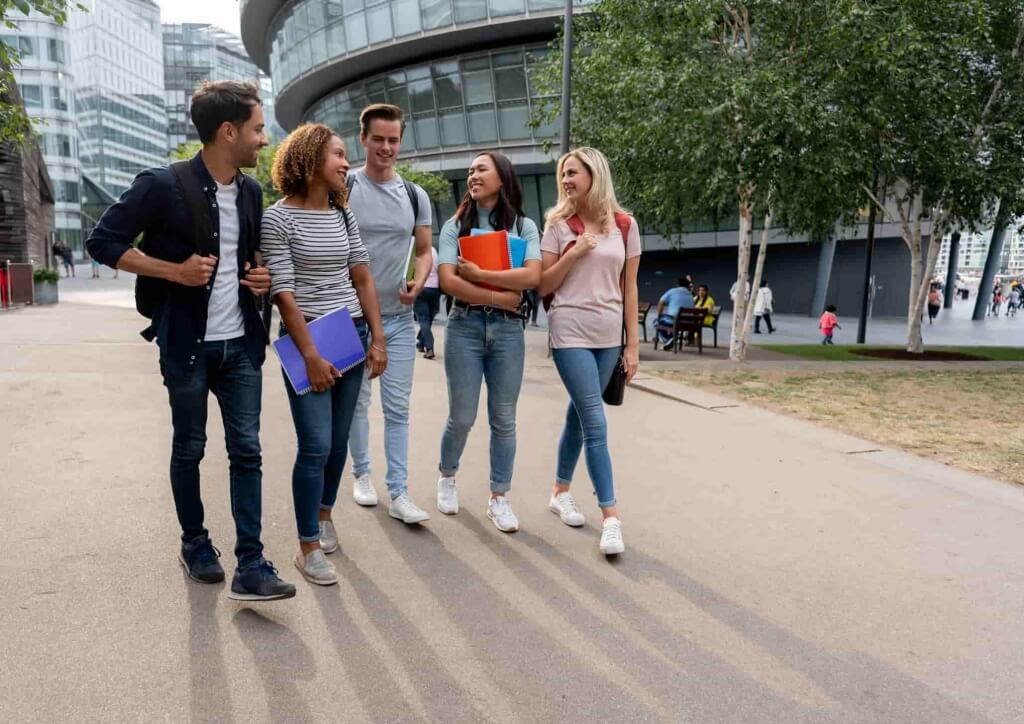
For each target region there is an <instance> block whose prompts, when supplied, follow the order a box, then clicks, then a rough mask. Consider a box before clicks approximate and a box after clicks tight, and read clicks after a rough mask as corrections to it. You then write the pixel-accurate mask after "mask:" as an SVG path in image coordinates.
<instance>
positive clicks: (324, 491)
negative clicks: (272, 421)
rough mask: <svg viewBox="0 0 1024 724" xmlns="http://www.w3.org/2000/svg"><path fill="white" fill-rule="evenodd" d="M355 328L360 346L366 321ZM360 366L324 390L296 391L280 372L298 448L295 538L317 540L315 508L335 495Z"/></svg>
mask: <svg viewBox="0 0 1024 724" xmlns="http://www.w3.org/2000/svg"><path fill="white" fill-rule="evenodd" d="M356 329H357V330H359V337H360V338H361V339H362V340H363V347H364V348H365V347H366V337H367V329H366V323H365V322H362V321H357V322H356ZM365 366H366V365H365V363H362V362H361V363H360V364H359V365H357V366H356V367H353V368H352V369H350V370H349V371H348V372H346V373H345V374H343V375H342V376H341V377H340V378H338V379H337V380H335V382H334V386H333V387H331V389H329V390H324V391H323V392H313V391H310V392H307V393H306V394H304V395H296V394H295V390H293V389H292V385H291V383H290V382H288V378H287V377H285V376H284V373H283V372H282V373H281V376H282V377H284V388H285V390H287V392H288V404H289V406H290V407H291V410H292V422H294V423H295V437H296V438H297V448H298V450H297V453H296V455H295V466H294V467H293V468H292V498H293V500H294V502H295V524H296V526H297V527H298V529H299V540H300V541H303V542H304V543H311V542H313V541H317V540H320V510H321V509H326V510H330V509H331V508H333V507H334V503H335V501H336V500H337V499H338V486H339V485H340V484H341V473H342V471H343V470H344V469H345V456H346V453H347V451H348V433H349V428H350V427H351V426H352V416H353V414H354V413H355V409H356V398H357V397H358V396H359V385H360V384H361V382H362V379H363V370H364V368H365Z"/></svg>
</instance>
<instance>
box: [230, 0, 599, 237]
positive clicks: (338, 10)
mask: <svg viewBox="0 0 1024 724" xmlns="http://www.w3.org/2000/svg"><path fill="white" fill-rule="evenodd" d="M591 1H592V0H575V3H576V5H577V6H580V7H584V6H586V5H588V4H590V2H591ZM564 8H565V2H564V0H294V1H292V2H288V1H287V0H279V1H278V0H242V4H241V13H242V15H241V19H242V39H243V42H244V43H245V47H246V48H247V49H248V51H249V54H250V56H251V57H252V58H253V60H255V62H256V63H257V65H259V66H260V67H261V68H263V69H264V70H265V71H267V72H268V73H269V74H270V76H271V78H272V79H273V84H274V88H275V92H276V101H277V106H276V108H277V120H278V122H280V123H281V125H282V126H283V127H284V128H285V129H292V128H295V127H296V126H297V125H299V124H300V123H303V122H321V123H325V124H327V125H328V126H330V127H332V128H334V129H335V130H336V131H337V132H338V133H339V134H340V135H341V136H342V137H343V138H344V139H345V141H346V143H347V145H348V148H349V155H350V157H351V158H352V159H353V160H355V161H359V160H361V159H362V157H363V150H362V148H361V147H360V145H359V141H358V136H359V123H358V120H359V113H360V111H361V110H362V109H363V108H364V107H365V106H366V105H368V104H370V103H378V102H387V103H394V104H395V105H398V106H401V107H402V108H403V109H404V110H405V112H406V114H407V120H408V128H407V130H406V135H405V138H404V140H403V144H402V153H403V157H404V158H405V159H406V160H408V161H410V162H411V163H413V164H414V165H415V166H416V167H418V168H422V169H425V170H430V171H437V172H440V173H443V174H444V175H446V176H448V177H450V178H452V179H453V181H454V184H455V189H454V190H455V192H456V197H458V195H460V194H461V193H462V192H463V191H464V190H465V183H464V180H463V179H464V176H465V170H466V168H467V167H468V166H469V162H470V161H471V160H472V158H473V156H474V155H475V154H476V153H477V152H479V151H480V150H484V149H496V150H499V151H501V152H502V153H504V154H506V155H507V156H509V158H511V159H512V161H513V163H514V164H515V165H516V168H517V171H518V172H519V175H520V177H521V180H522V182H523V187H524V191H525V194H526V206H527V209H526V211H527V213H528V214H529V215H530V216H531V217H533V218H534V219H535V220H537V221H538V222H539V221H540V218H541V213H542V211H543V209H545V208H547V207H548V206H550V205H552V203H553V202H554V200H555V198H556V195H557V194H556V185H555V179H554V169H553V159H554V155H555V152H554V151H546V150H545V148H544V145H545V142H548V141H552V140H557V139H556V138H555V137H556V135H557V132H558V131H557V126H556V125H544V126H541V127H539V128H536V129H534V128H531V127H530V125H529V122H530V118H531V114H532V112H533V110H534V108H535V107H536V104H537V103H538V101H539V100H540V99H541V95H540V92H539V90H538V89H537V87H536V85H535V83H534V82H533V77H532V69H533V68H534V66H535V65H536V63H537V61H538V60H539V59H540V58H542V57H543V56H544V55H545V54H546V53H547V44H548V43H549V42H550V41H551V39H553V38H554V37H555V34H556V31H557V29H558V26H559V24H560V23H561V21H562V16H563V12H564ZM556 146H557V144H556ZM452 210H453V208H444V209H437V210H436V211H437V213H436V214H435V218H440V219H444V218H446V217H447V216H448V215H450V213H451V211H452Z"/></svg>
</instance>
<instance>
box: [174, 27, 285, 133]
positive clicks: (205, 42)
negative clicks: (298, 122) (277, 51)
mask: <svg viewBox="0 0 1024 724" xmlns="http://www.w3.org/2000/svg"><path fill="white" fill-rule="evenodd" d="M163 43H164V93H165V95H164V101H165V104H166V108H167V138H168V146H169V148H170V149H171V150H174V149H176V148H178V147H179V146H181V145H182V144H183V143H188V142H192V141H198V140H199V134H198V132H197V131H196V129H195V126H193V125H192V120H191V116H190V115H189V112H190V107H189V100H190V98H191V97H192V93H193V92H195V90H196V88H197V87H198V86H199V84H200V83H202V82H203V81H207V80H211V81H217V80H249V81H252V82H254V83H256V85H258V86H260V94H261V97H262V98H263V112H264V115H265V117H266V126H267V131H268V135H270V136H271V137H272V138H278V137H280V136H281V135H282V134H281V131H280V129H279V127H277V125H276V124H275V123H274V115H273V109H274V96H273V92H272V91H271V85H270V79H269V78H268V77H267V76H266V74H264V73H263V71H261V70H260V69H259V68H258V67H256V65H255V64H254V63H253V62H252V61H251V60H250V59H249V54H248V53H247V52H246V50H245V47H244V46H243V45H242V40H241V38H239V37H238V36H236V35H232V34H231V33H229V32H227V31H226V30H222V29H220V28H218V27H217V26H215V25H208V24H205V23H164V25H163Z"/></svg>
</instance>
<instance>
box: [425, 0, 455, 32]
mask: <svg viewBox="0 0 1024 724" xmlns="http://www.w3.org/2000/svg"><path fill="white" fill-rule="evenodd" d="M420 8H421V9H422V11H423V29H424V30H434V29H435V28H443V27H445V26H448V25H451V24H452V3H451V0H420Z"/></svg>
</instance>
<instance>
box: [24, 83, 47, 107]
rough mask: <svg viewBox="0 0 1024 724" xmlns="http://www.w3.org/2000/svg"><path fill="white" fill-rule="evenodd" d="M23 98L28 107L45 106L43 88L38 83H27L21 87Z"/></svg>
mask: <svg viewBox="0 0 1024 724" xmlns="http://www.w3.org/2000/svg"><path fill="white" fill-rule="evenodd" d="M19 90H20V91H21V99H22V100H23V101H25V107H26V108H42V107H43V89H42V88H41V87H39V86H37V85H29V84H25V85H23V86H20V87H19Z"/></svg>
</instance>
